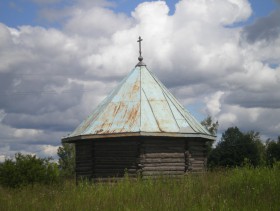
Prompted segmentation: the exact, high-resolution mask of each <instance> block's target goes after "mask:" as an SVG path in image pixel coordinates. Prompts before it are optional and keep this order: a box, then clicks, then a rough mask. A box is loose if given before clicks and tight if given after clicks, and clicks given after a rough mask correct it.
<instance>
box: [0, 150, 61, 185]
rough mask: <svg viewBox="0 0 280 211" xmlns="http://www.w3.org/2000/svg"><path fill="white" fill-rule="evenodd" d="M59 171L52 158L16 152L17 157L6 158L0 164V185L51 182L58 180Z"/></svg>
mask: <svg viewBox="0 0 280 211" xmlns="http://www.w3.org/2000/svg"><path fill="white" fill-rule="evenodd" d="M58 178H59V171H58V166H57V164H56V163H51V162H50V159H43V158H37V157H36V156H35V155H22V154H20V153H17V154H15V159H14V160H11V159H6V160H5V161H4V162H3V163H1V164H0V185H2V186H6V187H12V188H15V187H20V186H25V185H29V184H31V185H34V184H35V183H43V184H50V183H55V182H57V181H58Z"/></svg>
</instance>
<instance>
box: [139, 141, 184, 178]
mask: <svg viewBox="0 0 280 211" xmlns="http://www.w3.org/2000/svg"><path fill="white" fill-rule="evenodd" d="M139 165H140V167H141V175H142V177H144V178H145V177H150V176H159V175H169V176H178V175H183V174H184V173H185V168H186V166H185V142H184V140H170V139H169V140H168V139H155V138H148V139H145V140H143V141H142V142H141V147H140V164H139Z"/></svg>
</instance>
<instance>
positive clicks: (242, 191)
mask: <svg viewBox="0 0 280 211" xmlns="http://www.w3.org/2000/svg"><path fill="white" fill-rule="evenodd" d="M0 210H280V168H277V167H275V168H266V167H262V168H250V167H245V168H236V169H228V170H221V171H213V172H206V173H203V174H198V175H187V176H185V177H184V178H182V179H171V178H160V179H157V180H152V179H148V180H140V179H139V180H136V181H135V180H131V179H128V178H126V179H124V180H123V181H120V182H118V183H94V184H90V183H87V182H83V183H80V184H79V185H78V186H76V185H75V182H74V181H67V182H65V183H64V184H60V185H57V186H42V185H40V186H34V187H24V188H22V189H6V188H0Z"/></svg>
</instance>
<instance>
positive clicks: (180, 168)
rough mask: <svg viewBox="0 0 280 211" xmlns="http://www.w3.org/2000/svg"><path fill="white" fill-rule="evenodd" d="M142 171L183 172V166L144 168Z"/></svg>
mask: <svg viewBox="0 0 280 211" xmlns="http://www.w3.org/2000/svg"><path fill="white" fill-rule="evenodd" d="M142 170H143V171H160V172H161V171H185V166H147V167H146V166H144V167H143V168H142Z"/></svg>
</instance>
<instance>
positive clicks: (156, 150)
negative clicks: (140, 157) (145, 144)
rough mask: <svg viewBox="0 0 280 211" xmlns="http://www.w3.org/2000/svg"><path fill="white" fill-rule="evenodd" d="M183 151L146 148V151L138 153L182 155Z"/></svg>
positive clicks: (182, 149)
mask: <svg viewBox="0 0 280 211" xmlns="http://www.w3.org/2000/svg"><path fill="white" fill-rule="evenodd" d="M184 152H185V150H184V148H181V149H168V148H164V149H162V148H158V149H156V148H146V149H142V150H140V153H141V154H143V153H184Z"/></svg>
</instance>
